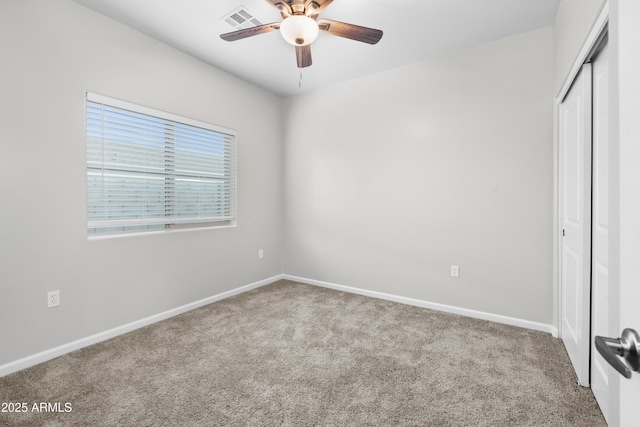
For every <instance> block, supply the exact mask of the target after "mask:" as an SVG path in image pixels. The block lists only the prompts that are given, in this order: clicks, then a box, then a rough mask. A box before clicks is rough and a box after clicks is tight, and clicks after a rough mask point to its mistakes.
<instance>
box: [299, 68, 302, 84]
mask: <svg viewBox="0 0 640 427" xmlns="http://www.w3.org/2000/svg"><path fill="white" fill-rule="evenodd" d="M298 88H302V71H300V80H298Z"/></svg>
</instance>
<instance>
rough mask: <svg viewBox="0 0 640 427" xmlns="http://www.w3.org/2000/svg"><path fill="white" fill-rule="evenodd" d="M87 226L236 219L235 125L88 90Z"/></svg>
mask: <svg viewBox="0 0 640 427" xmlns="http://www.w3.org/2000/svg"><path fill="white" fill-rule="evenodd" d="M86 114H87V117H86V120H87V199H88V229H89V233H111V232H118V231H139V230H156V229H164V228H167V227H172V226H174V225H176V224H201V223H214V222H215V223H230V222H231V221H233V220H234V219H235V131H232V130H229V129H224V128H220V127H218V126H214V125H210V124H207V123H202V122H197V121H195V120H191V119H186V118H183V117H178V116H174V115H172V114H169V113H164V112H161V111H155V110H151V109H149V108H146V107H142V106H138V105H134V104H130V103H127V102H123V101H119V100H115V99H111V98H107V97H104V96H101V95H96V94H92V93H87V111H86Z"/></svg>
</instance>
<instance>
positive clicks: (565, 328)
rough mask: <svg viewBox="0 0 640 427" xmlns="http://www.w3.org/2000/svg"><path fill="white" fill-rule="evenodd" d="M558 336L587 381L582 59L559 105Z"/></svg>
mask: <svg viewBox="0 0 640 427" xmlns="http://www.w3.org/2000/svg"><path fill="white" fill-rule="evenodd" d="M559 112H560V150H561V165H560V167H561V176H560V179H561V182H562V186H561V190H562V199H561V200H562V206H561V211H562V213H561V215H562V216H561V222H562V228H563V239H562V249H561V250H562V254H561V256H562V260H561V266H560V268H561V283H560V286H561V319H560V320H561V327H560V335H561V338H562V341H563V342H564V345H565V347H566V349H567V353H568V354H569V358H570V359H571V363H572V364H573V367H574V369H575V371H576V374H577V377H578V382H579V383H580V385H583V386H588V385H589V347H590V346H589V342H590V328H589V326H590V325H589V319H590V297H591V295H590V294H591V281H590V274H591V256H590V255H591V65H590V64H585V65H583V67H582V70H581V71H580V74H579V75H578V77H577V78H576V80H575V81H574V83H573V85H572V87H571V89H570V90H569V93H568V94H567V96H566V98H565V99H564V101H563V102H562V103H561V104H560V111H559Z"/></svg>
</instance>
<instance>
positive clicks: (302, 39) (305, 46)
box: [220, 0, 382, 68]
mask: <svg viewBox="0 0 640 427" xmlns="http://www.w3.org/2000/svg"><path fill="white" fill-rule="evenodd" d="M266 1H267V3H269V4H270V5H271V6H273V7H275V8H276V9H278V11H279V12H280V14H281V15H282V17H283V18H284V19H283V20H282V22H274V23H271V24H264V25H259V26H257V27H252V28H245V29H243V30H238V31H232V32H230V33H225V34H221V35H220V38H222V40H226V41H228V42H232V41H235V40H240V39H244V38H247V37H251V36H257V35H258V34H264V33H269V32H271V31H275V30H280V34H282V37H284V39H285V40H286V41H287V42H289V43H290V44H292V45H294V46H295V48H296V59H297V63H298V68H304V67H308V66H310V65H311V43H312V42H313V41H314V40H315V39H316V37H317V36H318V32H319V31H322V32H324V33H328V34H333V35H334V36H339V37H345V38H348V39H351V40H356V41H359V42H364V43H369V44H376V43H378V42H379V41H380V39H381V38H382V31H380V30H376V29H373V28H367V27H361V26H359V25H353V24H347V23H344V22H339V21H332V20H330V19H320V20H317V18H318V14H320V12H322V10H323V9H324V8H325V7H327V6H329V4H331V2H332V1H333V0H266Z"/></svg>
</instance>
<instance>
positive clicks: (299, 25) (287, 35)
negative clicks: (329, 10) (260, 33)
mask: <svg viewBox="0 0 640 427" xmlns="http://www.w3.org/2000/svg"><path fill="white" fill-rule="evenodd" d="M280 34H282V37H283V38H284V39H285V40H286V41H287V42H288V43H291V44H292V45H294V46H306V45H308V44H311V43H312V42H313V41H314V40H315V39H316V37H318V24H317V23H316V21H314V20H313V19H311V18H309V17H308V16H304V15H293V16H290V17H288V18H287V19H285V20H284V21H282V23H281V24H280Z"/></svg>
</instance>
